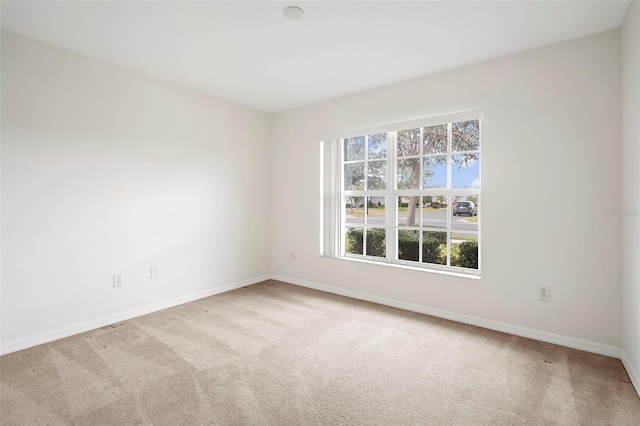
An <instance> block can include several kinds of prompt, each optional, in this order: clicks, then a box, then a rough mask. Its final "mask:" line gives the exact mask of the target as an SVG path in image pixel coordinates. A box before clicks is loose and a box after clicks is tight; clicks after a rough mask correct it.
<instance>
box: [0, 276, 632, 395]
mask: <svg viewBox="0 0 640 426" xmlns="http://www.w3.org/2000/svg"><path fill="white" fill-rule="evenodd" d="M268 279H274V280H278V281H282V282H286V283H289V284H294V285H298V286H301V287H307V288H312V289H315V290H320V291H325V292H327V293H333V294H338V295H341V296H346V297H350V298H352V299H358V300H365V301H368V302H372V303H377V304H380V305H385V306H391V307H394V308H398V309H403V310H406V311H411V312H417V313H421V314H426V315H431V316H434V317H438V318H444V319H448V320H451V321H457V322H461V323H464V324H470V325H475V326H478V327H482V328H487V329H490V330H495V331H501V332H504V333H509V334H513V335H516V336H521V337H527V338H530V339H534V340H539V341H542V342H548V343H553V344H556V345H560V346H566V347H569V348H573V349H578V350H582V351H586V352H592V353H595V354H599V355H605V356H610V357H613V358H618V359H620V360H621V361H622V363H623V365H624V367H625V368H626V369H627V372H628V374H629V377H630V378H631V382H632V383H633V385H634V387H635V389H636V391H637V392H638V395H639V396H640V376H639V375H638V373H637V372H636V370H635V369H634V367H633V364H632V363H631V360H630V359H629V357H628V355H627V353H626V351H624V349H621V348H618V347H615V346H610V345H604V344H602V343H596V342H591V341H588V340H582V339H576V338H573V337H568V336H563V335H559V334H554V333H548V332H545V331H539V330H534V329H531V328H527V327H520V326H517V325H512V324H508V323H503V322H499V321H492V320H487V319H483V318H478V317H472V316H468V315H462V314H457V313H454V312H448V311H443V310H440V309H434V308H428V307H425V306H421V305H415V304H412V303H407V302H401V301H398V300H394V299H387V298H384V297H379V296H373V295H370V294H366V293H360V292H356V291H351V290H345V289H342V288H339V287H332V286H327V285H324V284H317V283H314V282H311V281H305V280H300V279H297V278H290V277H285V276H282V275H263V276H259V277H255V278H251V279H248V280H244V281H240V282H236V283H231V284H227V285H223V286H220V287H216V288H212V289H209V290H205V291H201V292H198V293H193V294H189V295H186V296H182V297H178V298H175V299H171V300H167V301H164V302H160V303H154V304H152V305H147V306H143V307H140V308H136V309H132V310H129V311H125V312H120V313H117V314H113V315H108V316H106V317H102V318H96V319H93V320H89V321H85V322H82V323H78V324H73V325H70V326H67V327H61V328H58V329H55V330H51V331H47V332H44V333H39V334H36V335H33V336H27V337H23V338H19V339H14V340H9V341H7V342H5V343H3V344H2V345H1V346H0V355H5V354H8V353H11V352H16V351H19V350H22V349H27V348H30V347H33V346H37V345H41V344H44V343H49V342H52V341H54V340H58V339H62V338H65V337H69V336H73V335H75V334H79V333H84V332H86V331H90V330H94V329H96V328H100V327H104V326H107V325H110V324H114V323H117V322H121V321H126V320H128V319H131V318H136V317H139V316H142V315H146V314H150V313H153V312H157V311H161V310H163V309H167V308H172V307H174V306H178V305H181V304H184V303H188V302H193V301H194V300H198V299H203V298H205V297H209V296H213V295H216V294H220V293H224V292H227V291H231V290H235V289H238V288H241V287H245V286H248V285H252V284H256V283H259V282H262V281H266V280H268Z"/></svg>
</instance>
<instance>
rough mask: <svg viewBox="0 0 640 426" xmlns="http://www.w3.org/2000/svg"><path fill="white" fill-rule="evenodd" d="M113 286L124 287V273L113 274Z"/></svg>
mask: <svg viewBox="0 0 640 426" xmlns="http://www.w3.org/2000/svg"><path fill="white" fill-rule="evenodd" d="M113 286H114V287H122V274H113Z"/></svg>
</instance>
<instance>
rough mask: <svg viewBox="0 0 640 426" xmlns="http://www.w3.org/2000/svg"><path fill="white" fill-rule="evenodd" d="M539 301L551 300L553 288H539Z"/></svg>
mask: <svg viewBox="0 0 640 426" xmlns="http://www.w3.org/2000/svg"><path fill="white" fill-rule="evenodd" d="M538 299H540V300H544V301H545V302H548V301H550V300H551V288H549V287H540V288H538Z"/></svg>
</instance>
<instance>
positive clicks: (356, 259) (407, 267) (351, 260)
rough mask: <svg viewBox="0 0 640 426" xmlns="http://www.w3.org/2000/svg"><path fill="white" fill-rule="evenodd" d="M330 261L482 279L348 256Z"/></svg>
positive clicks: (475, 275) (468, 274)
mask: <svg viewBox="0 0 640 426" xmlns="http://www.w3.org/2000/svg"><path fill="white" fill-rule="evenodd" d="M332 259H338V260H346V261H349V262H358V263H366V264H369V265H379V266H388V267H391V268H398V269H407V270H410V271H420V272H429V273H432V274H438V275H448V276H451V277H458V278H470V279H472V280H479V279H482V275H480V272H477V273H464V272H455V271H447V270H441V269H435V268H421V267H418V266H411V265H403V264H401V263H389V262H379V261H375V260H369V259H361V258H357V257H349V256H342V257H332Z"/></svg>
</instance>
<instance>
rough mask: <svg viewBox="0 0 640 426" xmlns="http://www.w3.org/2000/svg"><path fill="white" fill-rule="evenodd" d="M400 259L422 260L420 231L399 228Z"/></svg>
mask: <svg viewBox="0 0 640 426" xmlns="http://www.w3.org/2000/svg"><path fill="white" fill-rule="evenodd" d="M398 259H400V260H413V261H415V262H417V261H418V260H420V234H418V231H409V230H406V229H399V230H398Z"/></svg>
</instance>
